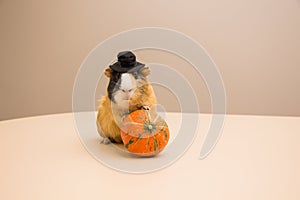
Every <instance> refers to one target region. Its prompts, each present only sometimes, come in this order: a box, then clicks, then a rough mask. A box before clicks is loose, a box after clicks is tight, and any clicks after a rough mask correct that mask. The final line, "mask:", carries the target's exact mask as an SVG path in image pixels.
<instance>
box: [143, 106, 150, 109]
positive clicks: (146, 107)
mask: <svg viewBox="0 0 300 200" xmlns="http://www.w3.org/2000/svg"><path fill="white" fill-rule="evenodd" d="M142 109H144V110H150V107H149V106H142Z"/></svg>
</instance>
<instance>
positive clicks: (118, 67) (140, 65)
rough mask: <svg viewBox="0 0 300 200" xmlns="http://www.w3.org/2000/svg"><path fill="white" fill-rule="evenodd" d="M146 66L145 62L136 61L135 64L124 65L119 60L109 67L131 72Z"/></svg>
mask: <svg viewBox="0 0 300 200" xmlns="http://www.w3.org/2000/svg"><path fill="white" fill-rule="evenodd" d="M144 66H145V64H143V63H140V62H136V63H135V65H134V66H130V67H122V66H121V64H120V63H119V62H116V63H114V64H113V65H110V66H109V67H110V68H111V69H112V70H114V71H116V72H120V73H130V72H135V71H138V70H139V69H141V68H143V67H144Z"/></svg>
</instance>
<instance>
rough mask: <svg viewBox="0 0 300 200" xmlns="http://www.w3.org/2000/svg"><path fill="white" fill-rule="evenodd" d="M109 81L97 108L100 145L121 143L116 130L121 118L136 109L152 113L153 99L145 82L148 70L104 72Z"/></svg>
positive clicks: (147, 82) (154, 102)
mask: <svg viewBox="0 0 300 200" xmlns="http://www.w3.org/2000/svg"><path fill="white" fill-rule="evenodd" d="M104 74H105V75H106V76H107V77H108V78H109V79H110V82H109V86H108V88H107V94H106V96H103V97H102V99H101V103H100V106H99V108H98V116H97V128H98V132H99V135H100V141H101V143H104V144H108V143H110V142H115V143H122V139H121V135H120V126H121V123H122V118H123V116H124V115H125V114H128V113H130V112H132V111H135V110H137V109H141V108H144V109H151V110H155V104H156V97H155V94H154V91H153V88H152V86H151V84H150V83H149V81H148V78H147V77H148V76H149V74H150V69H149V68H148V67H143V68H141V69H140V70H138V71H136V72H132V73H119V72H115V71H113V70H112V69H110V68H107V69H106V70H105V73H104Z"/></svg>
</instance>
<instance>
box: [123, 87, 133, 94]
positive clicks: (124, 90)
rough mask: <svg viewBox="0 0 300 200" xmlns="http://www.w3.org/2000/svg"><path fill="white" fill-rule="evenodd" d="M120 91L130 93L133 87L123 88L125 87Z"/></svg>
mask: <svg viewBox="0 0 300 200" xmlns="http://www.w3.org/2000/svg"><path fill="white" fill-rule="evenodd" d="M121 91H122V92H124V93H130V92H132V91H133V89H132V88H131V89H127V88H125V89H121Z"/></svg>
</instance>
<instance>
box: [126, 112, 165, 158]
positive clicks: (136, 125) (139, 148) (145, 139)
mask: <svg viewBox="0 0 300 200" xmlns="http://www.w3.org/2000/svg"><path fill="white" fill-rule="evenodd" d="M169 136H170V133H169V128H168V125H167V123H166V122H165V120H164V119H163V118H162V117H160V116H159V115H158V114H156V113H155V114H153V113H151V111H148V110H136V111H134V112H132V113H130V114H129V115H127V116H126V117H125V118H124V120H123V123H122V127H121V137H122V140H123V143H124V146H125V148H126V149H127V150H128V151H129V152H131V153H133V154H135V155H139V156H153V155H156V154H158V153H159V152H161V151H162V150H163V149H164V148H165V146H166V145H167V143H168V141H169Z"/></svg>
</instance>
